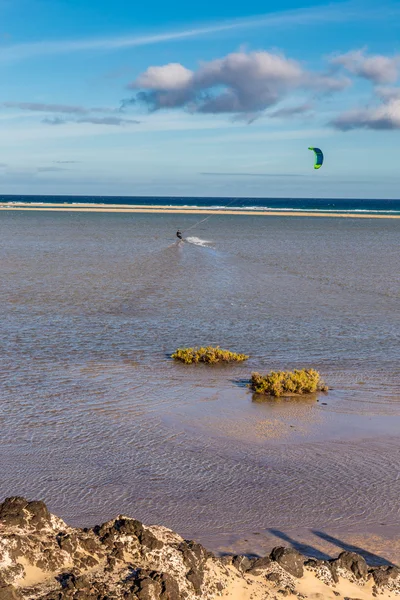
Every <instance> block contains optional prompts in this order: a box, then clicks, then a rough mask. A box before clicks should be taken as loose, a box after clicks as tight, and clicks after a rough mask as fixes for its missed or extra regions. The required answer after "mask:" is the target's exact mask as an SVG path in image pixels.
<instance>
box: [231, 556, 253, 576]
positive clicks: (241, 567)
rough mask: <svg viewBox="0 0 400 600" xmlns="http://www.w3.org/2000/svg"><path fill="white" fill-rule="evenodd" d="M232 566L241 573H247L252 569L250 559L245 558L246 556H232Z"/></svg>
mask: <svg viewBox="0 0 400 600" xmlns="http://www.w3.org/2000/svg"><path fill="white" fill-rule="evenodd" d="M232 565H233V566H234V567H236V569H237V570H238V571H240V572H241V573H246V571H249V570H250V569H251V568H252V566H253V562H252V561H251V560H250V558H247V556H234V557H233V559H232Z"/></svg>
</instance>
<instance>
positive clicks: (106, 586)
mask: <svg viewBox="0 0 400 600" xmlns="http://www.w3.org/2000/svg"><path fill="white" fill-rule="evenodd" d="M397 596H400V569H399V568H397V567H395V566H384V567H382V566H381V567H368V565H367V563H366V562H365V560H364V558H362V557H361V556H360V555H358V554H355V553H352V552H342V553H341V554H340V555H339V557H338V558H336V559H333V560H329V561H322V560H315V559H309V558H307V557H305V556H303V555H302V554H300V553H299V552H298V551H297V550H295V549H293V548H284V547H277V548H274V549H273V550H272V552H271V553H270V555H268V556H264V557H260V558H249V557H246V556H224V557H222V558H218V557H216V556H214V555H213V554H211V553H210V552H208V551H207V550H206V549H205V548H204V547H203V546H201V545H200V544H198V543H196V542H194V541H188V540H184V539H183V538H182V537H180V536H179V535H177V534H176V533H174V532H173V531H171V530H170V529H167V528H165V527H162V526H146V525H143V524H142V523H141V522H140V521H137V520H136V519H133V518H130V517H126V516H122V515H120V516H118V517H117V518H116V519H113V520H111V521H108V522H107V523H104V524H103V525H101V526H96V527H93V528H84V529H80V528H73V527H69V526H68V525H67V524H66V523H64V521H62V519H60V518H58V517H57V516H55V515H52V514H51V513H50V512H49V511H48V509H47V507H46V505H45V504H44V503H43V502H41V501H34V502H29V501H28V500H26V499H24V498H21V497H13V498H7V499H6V500H5V501H4V502H3V503H2V504H0V600H117V599H123V600H198V599H199V598H202V599H204V600H213V599H214V598H232V600H247V599H248V600H250V599H251V600H268V599H271V600H272V599H274V600H277V599H280V598H283V597H288V598H289V599H290V598H293V599H294V598H298V599H303V598H310V599H313V598H314V599H315V600H317V599H323V598H332V599H334V598H338V600H346V599H347V600H365V599H368V598H375V597H378V598H381V599H382V600H384V599H385V600H386V598H395V597H397Z"/></svg>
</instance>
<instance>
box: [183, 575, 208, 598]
mask: <svg viewBox="0 0 400 600" xmlns="http://www.w3.org/2000/svg"><path fill="white" fill-rule="evenodd" d="M186 579H187V580H188V581H190V583H191V584H192V585H193V587H194V589H195V592H196V594H199V595H200V594H201V586H202V585H203V581H204V571H202V570H201V569H190V571H189V573H188V574H187V575H186Z"/></svg>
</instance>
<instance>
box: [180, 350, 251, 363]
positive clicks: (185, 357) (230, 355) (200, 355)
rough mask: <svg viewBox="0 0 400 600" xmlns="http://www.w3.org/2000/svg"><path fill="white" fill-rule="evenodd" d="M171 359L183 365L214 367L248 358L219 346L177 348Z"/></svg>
mask: <svg viewBox="0 0 400 600" xmlns="http://www.w3.org/2000/svg"><path fill="white" fill-rule="evenodd" d="M171 358H173V359H174V360H179V361H181V362H183V363H185V365H191V364H193V363H206V364H208V365H215V364H217V363H231V362H243V361H244V360H247V359H248V358H249V357H248V356H247V355H246V354H237V353H236V352H231V351H230V350H223V349H222V348H220V347H219V346H215V347H214V346H205V347H201V348H178V349H177V350H176V351H175V352H174V353H173V354H172V355H171Z"/></svg>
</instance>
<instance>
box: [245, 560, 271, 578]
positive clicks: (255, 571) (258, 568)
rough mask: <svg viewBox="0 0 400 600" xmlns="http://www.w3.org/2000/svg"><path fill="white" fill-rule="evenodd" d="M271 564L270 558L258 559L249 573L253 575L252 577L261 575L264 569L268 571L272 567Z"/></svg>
mask: <svg viewBox="0 0 400 600" xmlns="http://www.w3.org/2000/svg"><path fill="white" fill-rule="evenodd" d="M271 562H272V561H271V559H270V558H269V556H263V557H261V558H256V559H255V560H254V561H253V563H252V565H251V567H250V569H249V570H248V571H247V572H248V573H251V575H259V574H260V573H262V571H263V570H264V569H268V567H269V566H270V565H271Z"/></svg>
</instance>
